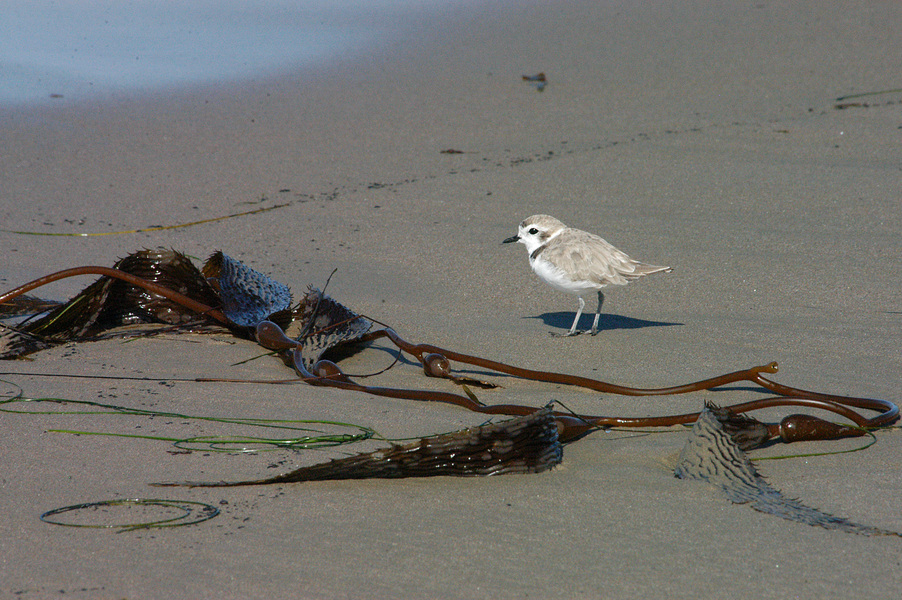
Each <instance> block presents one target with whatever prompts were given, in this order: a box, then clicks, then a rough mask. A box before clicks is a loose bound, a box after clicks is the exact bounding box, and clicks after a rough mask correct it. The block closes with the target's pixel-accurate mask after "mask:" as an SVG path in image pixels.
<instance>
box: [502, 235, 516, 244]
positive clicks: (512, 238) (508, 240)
mask: <svg viewBox="0 0 902 600" xmlns="http://www.w3.org/2000/svg"><path fill="white" fill-rule="evenodd" d="M519 241H520V236H519V235H514V236H511V237H509V238H507V239H506V240H504V241H503V242H501V243H502V244H510V243H511V242H519Z"/></svg>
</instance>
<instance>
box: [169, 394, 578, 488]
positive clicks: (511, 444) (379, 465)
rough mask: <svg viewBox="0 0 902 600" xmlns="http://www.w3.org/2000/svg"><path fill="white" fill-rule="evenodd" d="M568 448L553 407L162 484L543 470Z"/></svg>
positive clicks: (218, 484)
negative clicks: (330, 454) (340, 454)
mask: <svg viewBox="0 0 902 600" xmlns="http://www.w3.org/2000/svg"><path fill="white" fill-rule="evenodd" d="M562 456H563V449H562V448H561V443H560V441H559V440H558V429H557V426H556V425H555V423H554V418H553V416H552V414H551V409H550V408H544V409H542V410H538V411H536V412H534V413H532V414H531V415H527V416H525V417H518V418H516V419H509V420H507V421H503V422H501V423H493V424H488V425H481V426H479V427H470V428H468V429H464V430H461V431H456V432H454V433H446V434H442V435H436V436H430V437H426V438H423V439H421V440H419V441H417V442H415V443H412V444H405V445H400V444H394V445H392V446H390V447H388V448H382V449H379V450H376V451H375V452H368V453H365V454H358V455H356V456H349V457H346V458H338V459H333V460H331V461H329V462H326V463H320V464H317V465H313V466H309V467H301V468H300V469H295V470H294V471H291V472H290V473H285V474H283V475H277V476H275V477H269V478H266V479H256V480H252V481H233V482H229V481H218V482H204V481H194V482H191V481H188V482H183V483H180V482H168V483H154V484H151V485H156V486H189V487H234V486H243V485H269V484H275V483H299V482H302V481H324V480H336V479H370V478H389V479H397V478H404V477H433V476H436V475H454V476H464V477H465V476H479V475H483V476H484V475H502V474H505V473H541V472H543V471H547V470H549V469H551V468H553V467H554V466H556V465H558V464H559V463H560V462H561V458H562Z"/></svg>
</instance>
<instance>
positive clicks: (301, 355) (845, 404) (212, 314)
mask: <svg viewBox="0 0 902 600" xmlns="http://www.w3.org/2000/svg"><path fill="white" fill-rule="evenodd" d="M134 257H137V258H136V260H137V266H136V267H132V268H133V269H134V270H135V271H136V272H137V273H139V274H143V273H144V271H148V272H151V273H152V274H154V275H155V276H156V274H157V273H159V272H160V271H161V269H160V268H157V265H156V263H154V262H153V261H155V260H158V261H160V262H162V263H166V265H169V266H170V267H171V270H172V271H174V273H175V275H173V273H172V272H170V273H169V275H168V276H169V279H166V278H163V277H161V278H160V280H159V281H149V280H148V278H146V277H142V276H139V275H136V274H133V273H128V272H125V271H123V270H121V269H119V268H116V269H111V268H107V267H80V268H75V269H67V270H65V271H60V272H58V273H54V274H52V275H47V276H45V277H42V278H40V279H37V280H35V281H33V282H31V283H28V284H26V285H23V286H20V287H19V288H16V289H15V290H12V291H11V292H8V293H6V294H3V295H2V296H0V305H3V304H4V303H7V302H9V301H11V300H12V299H14V298H16V297H18V296H21V295H22V294H24V293H26V292H28V291H30V290H33V289H35V288H37V287H40V286H42V285H45V284H47V283H50V282H52V281H56V280H59V279H62V278H65V277H72V276H76V275H87V274H98V275H102V276H103V277H104V278H112V279H117V280H122V281H124V282H127V283H128V284H129V285H130V286H134V287H136V288H141V289H143V290H146V291H147V292H149V294H145V295H144V296H143V297H141V296H139V297H138V300H132V302H137V303H138V304H140V303H150V302H151V301H154V302H159V296H162V297H164V298H165V299H166V300H167V304H166V305H165V309H166V310H165V311H163V310H162V309H159V307H157V310H156V313H155V314H157V313H158V314H162V313H164V312H165V313H166V314H169V313H171V312H172V310H173V308H172V307H176V308H178V307H182V309H183V310H184V311H185V313H191V314H192V315H200V316H201V317H203V318H204V319H205V320H207V321H208V322H211V323H214V324H220V325H225V326H226V327H228V328H230V329H231V330H232V331H233V332H235V333H236V335H242V336H247V337H254V338H255V339H256V340H257V342H258V343H259V344H260V345H262V346H264V347H265V348H267V349H269V350H272V351H275V352H276V353H278V354H279V355H280V356H281V357H282V359H283V360H284V361H285V362H286V363H287V364H288V365H289V366H291V367H292V368H293V369H294V370H295V371H296V372H297V373H298V375H300V377H301V378H302V379H303V380H304V381H306V382H307V383H309V384H311V385H319V386H328V387H334V388H340V389H346V390H353V391H359V392H365V393H368V394H372V395H376V396H386V397H392V398H405V399H410V400H421V401H432V402H446V403H450V404H455V405H457V406H460V407H463V408H466V409H469V410H472V411H474V412H478V413H485V414H494V415H508V416H525V415H530V414H532V413H534V412H536V411H538V410H541V409H539V408H536V407H530V406H522V405H516V404H496V405H484V404H482V403H480V402H479V401H478V400H477V399H476V398H475V397H474V396H472V395H460V394H455V393H450V392H439V391H429V390H417V389H403V388H387V387H378V386H369V385H363V384H360V383H357V382H356V381H354V380H353V379H352V378H351V377H350V376H348V375H346V374H345V373H343V372H342V370H341V369H340V367H338V365H336V364H335V363H333V362H331V361H328V360H324V359H322V356H323V354H325V353H326V352H327V351H329V350H330V349H332V348H335V347H338V346H340V345H342V344H346V343H362V342H371V341H374V340H379V339H386V340H388V341H390V342H391V343H392V344H394V345H395V346H397V347H398V348H399V349H400V350H401V351H403V352H405V353H407V354H409V355H410V356H412V357H414V358H415V359H416V360H417V361H418V362H419V363H420V364H421V365H422V366H423V369H424V371H425V373H426V375H427V376H431V377H441V378H447V379H451V380H452V381H456V382H458V383H464V382H466V381H467V380H466V378H462V377H459V376H455V375H453V374H452V369H451V361H455V362H457V363H462V364H466V365H473V366H476V367H480V368H483V369H489V370H492V371H496V372H498V373H505V374H507V375H511V376H514V377H519V378H523V379H531V380H535V381H542V382H547V383H555V384H564V385H571V386H577V387H582V388H586V389H590V390H594V391H598V392H606V393H611V394H620V395H627V396H650V395H665V394H685V393H689V392H697V391H702V390H710V389H712V388H716V387H720V386H723V385H726V384H731V383H737V382H749V383H754V384H756V385H758V386H760V387H761V388H763V389H764V390H767V391H769V392H771V393H773V394H776V396H774V397H769V398H762V399H758V400H753V401H750V402H744V403H741V404H736V405H733V406H728V407H725V409H726V410H728V411H730V412H731V413H733V414H735V415H740V414H741V413H746V412H750V411H754V410H759V409H763V408H769V407H776V406H800V407H806V408H813V409H821V410H825V411H829V412H833V413H836V414H838V415H840V416H842V417H844V418H846V419H848V420H850V421H851V422H852V423H854V426H846V425H841V424H836V423H832V422H829V421H826V420H823V419H820V418H817V417H813V416H810V415H801V414H799V415H789V416H787V417H785V418H784V419H783V420H782V421H781V422H780V423H772V424H767V425H763V424H760V423H759V424H757V425H754V423H757V422H755V421H754V420H753V419H746V420H743V419H737V421H736V423H734V424H733V425H732V427H734V428H736V429H737V430H747V429H748V428H749V427H751V428H753V429H756V432H755V433H753V434H750V436H751V437H753V438H755V440H756V443H761V442H763V441H764V440H766V439H768V438H779V439H780V440H782V441H784V442H792V441H798V440H820V439H834V438H840V437H851V436H858V435H863V434H864V432H865V431H866V430H867V429H872V428H877V427H882V426H886V425H889V424H890V423H893V422H894V421H896V420H897V419H898V417H899V408H898V407H897V406H896V405H895V404H893V403H892V402H889V401H886V400H877V399H868V398H854V397H848V396H837V395H831V394H822V393H818V392H811V391H808V390H802V389H798V388H793V387H789V386H785V385H781V384H778V383H776V382H774V381H771V380H770V379H768V378H767V377H765V376H764V375H765V374H773V373H776V372H777V364H776V363H770V364H767V365H763V366H758V367H752V368H750V369H745V370H741V371H735V372H733V373H727V374H725V375H720V376H718V377H712V378H710V379H705V380H702V381H697V382H694V383H688V384H684V385H677V386H671V387H663V388H652V389H641V388H631V387H625V386H620V385H615V384H611V383H606V382H603V381H598V380H594V379H588V378H585V377H578V376H574V375H566V374H560V373H551V372H546V371H535V370H530V369H524V368H520V367H515V366H512V365H507V364H504V363H501V362H497V361H493V360H489V359H486V358H480V357H478V356H471V355H467V354H462V353H459V352H454V351H452V350H447V349H444V348H441V347H438V346H433V345H431V344H412V343H410V342H408V341H406V340H404V339H403V338H401V336H399V335H398V334H397V333H396V332H395V331H394V330H393V329H391V328H390V327H385V328H383V329H380V330H376V331H368V330H369V328H370V327H371V325H372V323H371V322H370V321H369V320H368V319H366V318H365V317H363V316H361V315H358V314H356V313H354V312H353V311H351V310H349V309H347V308H346V307H344V306H342V305H341V304H339V303H338V302H335V301H334V300H332V299H331V298H328V297H327V296H325V295H324V294H323V293H322V292H318V291H316V290H313V289H311V290H310V291H309V292H308V293H307V295H306V296H305V297H304V298H303V300H302V301H301V302H300V303H299V304H298V305H297V306H296V307H294V308H291V307H290V291H288V290H287V288H286V287H285V286H283V285H282V284H278V283H277V282H273V281H272V280H271V279H269V278H267V277H266V276H264V275H262V274H260V273H258V272H256V271H253V270H252V269H249V268H248V267H246V266H244V265H242V264H241V263H240V262H238V261H234V260H233V259H230V258H229V257H228V256H226V255H224V254H222V253H221V252H217V253H215V254H214V255H213V257H211V259H210V260H209V261H208V262H207V265H206V266H205V267H204V270H203V274H202V275H201V273H200V272H197V273H194V272H193V271H191V269H192V268H193V266H190V265H186V264H185V263H186V262H188V261H187V259H185V258H184V255H181V254H178V253H175V252H172V251H164V252H157V253H153V252H150V251H145V252H143V253H136V254H135V255H132V256H130V257H127V258H126V259H123V260H122V261H120V262H119V263H117V266H122V267H123V268H124V267H125V266H127V265H130V264H131V263H128V262H127V261H128V260H129V259H132V258H134ZM148 263H150V264H152V265H154V267H153V268H150V267H149V266H148ZM171 265H175V266H174V267H172V266H171ZM173 277H176V278H180V277H184V278H186V279H191V281H192V282H193V285H191V286H188V285H185V286H183V285H179V286H178V287H179V290H180V291H176V290H174V289H172V287H167V285H165V283H168V284H169V285H174V284H173V283H172V282H171V279H172V278H173ZM101 281H103V280H101ZM101 281H98V282H97V283H95V284H94V285H95V286H97V285H98V284H100V283H101ZM93 287H94V286H92V288H93ZM90 289H91V288H89V290H90ZM89 290H86V291H85V292H83V293H82V295H80V296H78V297H76V299H73V301H70V303H69V304H67V305H64V306H61V307H60V308H58V309H56V312H57V313H59V314H65V315H67V318H68V319H69V320H70V321H73V322H74V317H73V316H72V315H73V314H74V315H77V316H80V318H81V319H82V320H84V321H85V322H88V323H91V324H94V323H95V321H96V319H97V313H99V312H100V311H101V310H103V309H102V308H101V306H102V305H104V303H107V304H108V303H110V302H112V300H115V299H111V298H110V296H111V295H112V293H111V292H110V291H109V290H110V288H109V286H108V287H107V288H105V290H106V291H104V292H103V293H102V294H101V293H100V292H97V293H93V294H88V296H85V293H86V292H88V291H89ZM261 290H262V291H261ZM182 291H185V293H182ZM85 298H87V299H85ZM211 298H212V300H211ZM76 300H78V302H76ZM214 304H215V306H214ZM139 308H141V307H140V306H139ZM132 312H137V311H132ZM55 315H56V313H53V312H52V313H51V314H50V315H48V316H47V317H44V318H43V319H44V320H47V319H48V318H49V319H50V320H51V321H54V320H61V317H58V316H55ZM181 316H182V317H184V315H181ZM32 325H33V326H31V328H30V329H28V328H22V329H21V330H20V329H15V328H9V327H6V328H4V331H2V332H0V333H3V335H2V336H0V356H2V357H4V358H14V357H16V356H21V355H23V354H25V353H27V352H33V351H36V350H39V349H41V348H44V347H47V346H48V345H51V344H50V342H53V343H59V342H60V341H61V340H62V338H61V337H60V336H61V335H62V334H61V333H59V332H57V333H56V334H55V335H56V336H57V337H55V338H53V339H51V338H50V336H48V335H44V334H43V332H45V331H46V328H47V327H48V326H47V325H46V324H44V323H42V322H38V323H35V324H32ZM82 329H87V326H84V327H82V326H81V325H78V326H76V325H72V324H68V325H67V328H66V329H65V331H64V332H63V333H65V334H66V335H69V334H70V333H71V334H72V339H88V338H78V337H77V335H75V333H77V332H78V331H81V330H82ZM72 332H75V333H72ZM290 333H294V334H295V335H294V337H292V336H291V335H290ZM42 335H43V336H44V337H42ZM4 344H5V347H4ZM465 389H466V388H465ZM859 410H867V411H874V412H877V413H878V414H877V415H876V416H872V417H867V416H865V415H863V414H861V413H860V412H859ZM698 416H699V413H697V412H696V413H688V414H682V415H672V416H662V417H605V416H593V415H577V414H572V413H566V412H561V411H556V412H554V413H553V417H554V419H555V421H556V423H557V427H558V429H559V435H560V439H561V441H568V440H573V439H575V438H577V437H579V436H581V435H583V434H584V433H586V432H588V431H590V430H592V429H596V428H600V427H657V426H670V425H678V424H683V423H692V422H695V421H696V419H697V418H698ZM740 436H741V433H740Z"/></svg>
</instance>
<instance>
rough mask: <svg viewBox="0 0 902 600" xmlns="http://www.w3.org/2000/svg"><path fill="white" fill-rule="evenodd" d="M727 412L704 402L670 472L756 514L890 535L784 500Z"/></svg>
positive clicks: (802, 504)
mask: <svg viewBox="0 0 902 600" xmlns="http://www.w3.org/2000/svg"><path fill="white" fill-rule="evenodd" d="M726 412H727V411H724V410H722V409H719V408H717V407H716V406H713V405H710V404H709V405H707V406H706V407H705V410H703V411H702V413H701V415H699V417H698V419H697V420H696V422H695V425H694V426H693V427H692V433H691V434H690V436H689V440H688V441H687V442H686V445H685V446H683V450H682V451H681V452H680V457H679V459H678V464H677V467H676V469H675V470H674V475H676V477H678V478H680V479H696V480H701V481H705V482H707V483H710V484H712V485H715V486H717V487H719V488H720V489H721V490H722V491H723V492H724V494H725V495H726V497H727V498H728V499H729V500H730V501H731V502H733V503H734V504H748V505H750V506H751V507H752V508H753V509H755V510H757V511H758V512H762V513H766V514H771V515H776V516H778V517H780V518H782V519H786V520H787V521H795V522H797V523H805V524H806V525H812V526H817V527H823V528H824V529H838V530H840V531H846V532H849V533H857V534H861V535H894V536H900V537H902V534H900V533H897V532H895V531H888V530H885V529H880V528H878V527H870V526H868V525H860V524H858V523H855V522H853V521H850V520H848V519H846V518H843V517H836V516H833V515H831V514H828V513H825V512H824V511H821V510H818V509H816V508H811V507H809V506H806V505H805V504H804V503H802V502H800V501H799V500H797V499H795V498H787V497H786V496H785V495H783V493H782V492H780V491H779V490H778V489H776V488H774V487H773V486H772V485H770V484H769V483H768V482H767V481H766V480H765V479H764V478H763V477H762V476H761V475H760V474H759V473H758V471H757V469H755V466H754V465H753V464H752V461H751V460H749V458H748V455H746V453H745V452H743V450H742V448H741V447H740V445H739V444H738V443H737V442H736V440H735V439H734V437H733V436H731V435H730V433H729V431H728V429H729V426H725V423H724V421H725V420H729V418H730V417H729V416H728V415H727V414H726Z"/></svg>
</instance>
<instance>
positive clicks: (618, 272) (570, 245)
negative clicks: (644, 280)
mask: <svg viewBox="0 0 902 600" xmlns="http://www.w3.org/2000/svg"><path fill="white" fill-rule="evenodd" d="M562 235H563V234H562ZM566 235H567V237H566V238H564V239H562V240H561V241H562V242H565V243H566V247H567V250H566V251H565V252H562V260H563V261H564V262H565V263H566V264H567V265H568V267H567V268H569V269H570V270H572V271H573V272H574V273H575V274H576V279H579V280H583V281H593V282H595V283H598V284H600V285H624V284H626V283H628V282H630V281H632V280H633V279H637V278H639V277H642V276H643V275H648V274H649V273H656V272H658V271H666V270H669V267H658V266H655V265H646V264H644V263H640V262H639V261H636V260H633V259H632V258H630V257H629V256H627V254H626V253H625V252H623V251H622V250H618V249H617V248H615V247H614V246H613V245H612V244H610V243H608V242H607V241H606V240H604V239H602V238H600V237H598V236H597V235H594V234H591V233H588V232H585V231H579V230H573V229H571V230H569V231H567V232H566ZM562 266H563V265H562Z"/></svg>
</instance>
